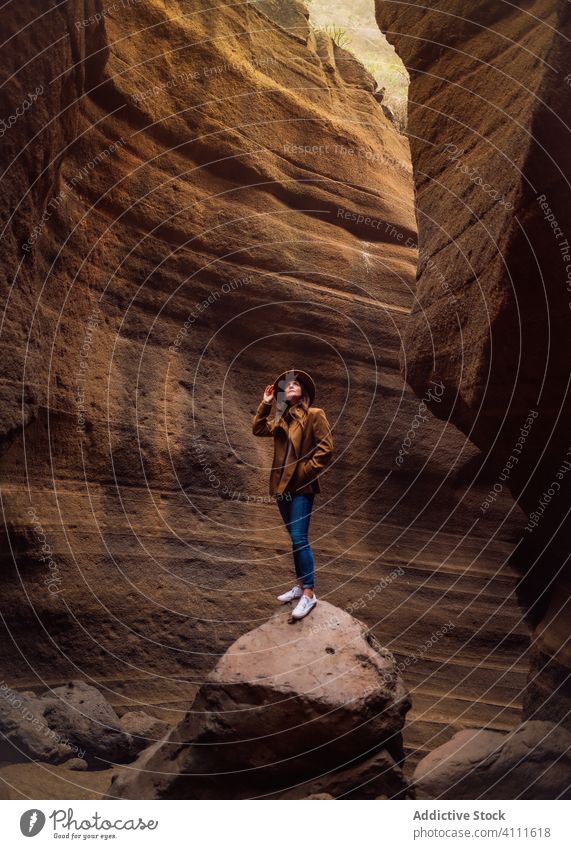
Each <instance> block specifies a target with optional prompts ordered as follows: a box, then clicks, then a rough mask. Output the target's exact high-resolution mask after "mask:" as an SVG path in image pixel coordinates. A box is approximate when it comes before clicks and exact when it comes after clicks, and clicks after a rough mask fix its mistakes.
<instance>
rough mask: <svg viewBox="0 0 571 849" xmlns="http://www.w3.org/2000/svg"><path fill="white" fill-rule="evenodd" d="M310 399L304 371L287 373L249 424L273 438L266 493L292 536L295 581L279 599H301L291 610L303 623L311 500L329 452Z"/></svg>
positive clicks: (310, 584)
mask: <svg viewBox="0 0 571 849" xmlns="http://www.w3.org/2000/svg"><path fill="white" fill-rule="evenodd" d="M276 395H277V398H276V410H275V412H274V414H273V415H272V414H271V407H272V402H273V401H274V398H275V396H276ZM314 398H315V383H314V382H313V379H312V377H311V376H310V375H309V374H308V373H307V372H305V371H299V370H297V369H289V370H288V371H285V372H283V373H282V374H281V375H280V376H279V377H278V378H277V380H275V381H274V383H270V384H268V386H266V389H265V392H264V397H263V400H262V401H261V402H260V404H259V406H258V409H257V410H256V413H255V415H254V419H253V424H252V432H253V433H254V435H255V436H271V437H273V439H274V460H273V463H272V470H271V473H270V495H271V496H272V497H275V499H276V503H277V505H278V509H279V511H280V514H281V517H282V519H283V521H284V524H285V526H286V529H287V531H288V533H289V535H290V538H291V543H292V553H293V561H294V566H295V574H296V577H297V584H296V585H295V586H294V587H293V588H292V589H291V590H289V591H288V592H286V593H283V595H279V596H278V599H279V601H281V602H284V603H286V602H290V601H294V600H295V599H299V602H298V604H297V605H296V607H295V608H294V610H293V611H292V616H293V618H294V619H302V618H303V617H304V616H306V615H307V614H308V613H309V612H310V611H311V610H312V609H313V608H314V607H315V605H316V604H317V597H316V595H315V592H314V586H315V569H314V559H313V552H312V550H311V546H310V544H309V539H308V532H309V520H310V518H311V511H312V509H313V502H314V499H315V496H316V494H317V493H318V492H320V491H321V490H320V487H319V481H318V476H319V474H320V473H321V472H322V471H323V470H324V469H325V468H326V466H327V465H328V464H329V463H330V461H331V458H332V454H333V437H332V435H331V428H330V427H329V422H328V421H327V417H326V415H325V413H324V412H323V410H322V409H321V408H320V407H313V406H311V405H312V404H313V401H314Z"/></svg>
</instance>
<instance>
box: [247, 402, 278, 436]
mask: <svg viewBox="0 0 571 849" xmlns="http://www.w3.org/2000/svg"><path fill="white" fill-rule="evenodd" d="M271 409H272V405H271V403H270V404H266V402H265V401H261V402H260V404H259V405H258V409H257V410H256V413H255V415H254V418H253V419H252V433H253V434H254V436H273V435H274V423H273V422H272V421H271V419H270V418H269V415H270V410H271Z"/></svg>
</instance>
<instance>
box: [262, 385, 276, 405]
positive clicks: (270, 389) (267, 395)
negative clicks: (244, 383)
mask: <svg viewBox="0 0 571 849" xmlns="http://www.w3.org/2000/svg"><path fill="white" fill-rule="evenodd" d="M273 400H274V384H273V383H268V385H267V386H266V389H265V391H264V402H265V403H266V404H271V403H272V401H273Z"/></svg>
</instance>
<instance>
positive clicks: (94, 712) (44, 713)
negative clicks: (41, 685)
mask: <svg viewBox="0 0 571 849" xmlns="http://www.w3.org/2000/svg"><path fill="white" fill-rule="evenodd" d="M142 745H143V744H142V742H141V740H140V739H138V738H136V739H134V738H132V737H131V735H130V734H129V733H127V732H126V731H125V730H124V729H123V727H122V726H121V723H120V720H119V717H118V716H117V714H116V713H115V711H114V709H113V707H112V706H111V705H110V704H109V702H108V701H107V699H106V698H105V696H104V695H103V694H102V693H100V692H99V690H97V689H96V688H95V687H92V686H91V685H90V684H86V683H85V682H83V681H71V682H69V684H67V685H66V686H63V687H55V688H54V689H53V690H48V691H47V692H46V693H44V694H43V695H41V696H35V695H34V694H33V693H18V692H16V691H14V690H12V689H11V688H9V687H6V686H3V687H2V689H1V690H0V760H5V761H8V762H14V761H27V760H34V761H36V760H37V761H45V762H48V763H56V764H57V763H62V762H63V761H67V760H68V759H69V758H76V759H77V757H79V758H81V759H83V760H85V762H86V763H87V765H89V766H90V767H92V768H100V769H102V768H104V767H107V766H108V765H109V763H125V762H127V761H129V760H133V759H134V758H135V756H136V755H137V754H138V752H139V751H140V750H141V748H142ZM147 745H148V743H147Z"/></svg>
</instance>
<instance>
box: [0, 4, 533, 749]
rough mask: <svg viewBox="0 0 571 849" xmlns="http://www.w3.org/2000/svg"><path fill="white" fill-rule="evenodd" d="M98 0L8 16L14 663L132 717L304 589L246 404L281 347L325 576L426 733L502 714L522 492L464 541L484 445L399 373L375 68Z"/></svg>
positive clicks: (245, 18) (395, 198)
mask: <svg viewBox="0 0 571 849" xmlns="http://www.w3.org/2000/svg"><path fill="white" fill-rule="evenodd" d="M266 5H268V4H266ZM269 5H270V6H271V5H272V4H269ZM111 6H112V4H108V5H106V6H105V7H104V6H103V5H102V3H101V2H97V3H96V2H91V3H88V2H85V3H81V2H68V3H66V4H60V5H59V6H57V8H54V9H50V11H49V13H48V14H45V15H43V16H42V17H41V18H38V4H37V3H36V2H22V3H19V4H18V7H17V9H14V10H12V18H11V19H10V18H9V16H8V18H7V25H8V26H9V27H10V28H11V30H10V32H13V33H14V44H15V45H16V47H17V50H16V51H14V53H11V54H4V53H2V57H4V55H6V56H8V55H9V56H10V57H11V58H10V60H9V61H10V63H11V64H9V65H7V66H6V70H7V71H8V73H7V75H6V76H7V77H10V75H11V74H13V76H11V77H10V79H9V81H8V83H7V84H6V86H5V87H4V88H3V89H1V91H4V92H5V97H6V99H5V100H2V101H1V108H2V112H1V113H0V114H1V115H4V116H10V115H11V114H12V113H13V111H14V110H13V105H14V104H18V103H19V104H21V103H22V102H23V100H24V98H25V97H27V93H28V91H30V92H32V93H34V92H35V90H36V88H37V86H39V85H43V86H44V91H43V92H40V93H38V94H37V95H36V99H35V100H34V101H33V102H32V103H31V105H30V108H28V109H27V110H26V111H25V112H24V113H23V114H22V115H21V116H20V117H18V119H17V121H16V123H14V124H13V125H12V126H11V127H10V128H9V129H8V130H7V131H6V132H5V135H4V137H3V145H4V147H3V156H5V157H6V161H5V166H4V167H5V168H7V169H8V170H7V171H6V173H5V174H4V177H3V188H4V198H5V203H4V204H3V205H2V209H1V211H0V214H1V215H2V233H3V236H2V241H1V251H2V263H1V266H0V267H1V269H2V274H3V275H4V278H3V286H4V291H5V292H6V297H7V306H6V311H5V314H4V323H3V325H2V337H1V342H2V346H3V347H2V353H3V362H4V366H5V375H4V380H3V382H2V391H3V393H4V395H3V401H4V403H3V404H2V405H1V416H2V418H1V420H0V425H1V431H0V439H1V445H0V448H1V450H0V472H1V475H2V508H3V517H4V526H5V530H4V533H3V536H2V556H3V559H2V578H1V580H2V592H1V594H0V599H1V601H0V605H1V611H2V615H3V617H4V628H5V631H4V633H3V638H2V657H1V663H2V670H3V675H4V677H5V679H6V680H7V681H8V683H9V684H10V686H26V687H30V688H32V689H36V690H37V691H44V690H45V689H46V686H52V685H55V684H60V683H62V682H65V681H66V680H67V679H68V678H78V677H84V678H86V679H87V680H88V681H92V682H95V683H97V686H98V688H99V689H101V690H102V691H103V692H104V693H105V694H106V695H107V697H108V698H109V699H110V700H111V701H113V703H114V705H115V706H116V708H117V712H118V713H119V714H121V713H122V712H124V711H130V710H132V709H133V708H134V707H139V706H141V705H145V706H146V708H148V710H149V711H150V712H151V713H152V712H153V711H155V713H161V712H162V714H164V715H167V716H168V717H169V718H170V719H171V720H172V719H173V718H179V717H180V712H181V711H183V712H186V709H187V706H188V700H189V697H191V696H192V695H193V693H194V691H195V689H196V687H197V686H198V685H199V684H200V683H201V681H202V679H203V677H204V674H205V672H206V671H208V670H210V669H211V668H212V667H213V666H214V664H215V662H216V659H217V657H218V655H219V654H220V653H221V652H223V651H224V650H225V649H226V648H227V647H228V645H229V644H230V643H231V642H232V641H233V640H234V639H236V638H237V637H238V636H239V635H240V634H242V633H244V632H245V631H246V630H248V629H250V628H251V627H253V624H256V623H257V622H261V621H265V620H266V619H267V616H268V613H269V612H270V611H271V610H272V606H273V605H274V604H275V596H276V595H277V593H278V592H281V591H282V590H283V589H284V588H285V586H287V584H288V583H289V581H290V579H291V574H292V567H291V553H290V548H289V541H288V539H287V537H286V535H285V531H284V529H283V527H282V524H281V520H280V518H279V516H278V513H277V510H276V508H275V505H273V504H272V503H268V501H267V500H266V495H267V479H268V474H269V464H270V462H271V446H270V445H269V444H268V441H267V440H260V439H256V438H255V437H253V436H252V433H251V416H252V413H253V411H254V409H255V407H256V405H257V403H258V400H259V398H260V396H261V392H262V391H263V388H264V386H265V385H266V384H267V383H268V382H269V381H270V380H271V379H273V378H274V377H275V376H276V375H277V374H278V373H279V372H280V371H281V370H282V369H283V368H284V367H286V366H289V365H290V364H291V363H294V364H296V365H297V366H298V367H305V368H307V369H308V370H309V371H311V372H312V374H313V375H314V376H315V378H316V382H317V386H318V395H317V399H316V403H317V404H319V405H321V406H323V407H324V408H325V409H326V411H327V413H328V417H329V418H330V421H331V422H332V424H333V427H334V435H335V441H336V446H337V456H336V458H335V464H334V465H333V466H332V467H331V471H330V473H328V476H327V477H326V478H325V479H324V480H323V487H322V492H323V496H322V497H321V500H320V502H319V504H318V508H317V509H316V510H315V513H314V517H313V518H312V531H313V537H312V539H313V544H314V550H315V552H316V556H317V558H318V580H319V587H320V590H319V592H320V593H321V596H322V598H331V599H332V600H333V601H335V603H337V604H339V605H343V606H348V605H352V606H354V609H355V612H356V613H357V615H358V616H359V617H360V618H362V619H363V620H365V621H366V622H367V624H368V625H370V626H371V627H372V628H374V629H375V633H376V634H377V636H378V637H379V638H380V639H381V641H382V643H383V645H388V646H389V648H390V649H391V650H394V651H395V655H396V656H397V657H399V659H403V663H404V668H405V672H404V673H403V674H404V675H405V678H407V679H408V680H410V681H411V686H412V690H413V693H412V697H413V703H414V704H415V708H414V710H415V711H417V713H416V715H415V719H414V725H411V727H410V729H409V739H410V740H411V744H410V745H411V748H412V749H413V750H415V751H416V750H417V749H423V750H425V751H426V750H427V749H429V748H431V747H432V746H433V745H434V739H435V738H439V739H440V735H441V734H444V736H446V735H447V734H449V733H450V731H449V728H448V726H449V725H457V724H458V723H460V724H461V723H463V722H465V721H467V719H471V720H472V721H474V722H476V724H478V723H480V724H483V723H487V724H490V725H492V726H494V727H495V726H496V725H497V726H499V727H510V725H511V724H513V723H514V717H515V716H516V715H517V710H518V693H519V684H520V681H521V675H522V668H523V666H522V653H523V652H524V650H525V645H526V642H525V635H524V631H523V629H522V626H521V623H520V621H519V613H518V610H517V607H516V606H515V603H514V598H513V593H512V589H513V587H512V584H513V580H512V577H511V576H510V574H509V571H508V570H507V569H505V568H503V565H504V561H505V559H506V556H507V551H508V547H507V543H506V535H507V529H508V526H510V522H507V523H504V524H503V525H502V524H501V523H503V522H504V519H505V514H506V512H508V511H509V509H510V508H511V506H512V503H511V501H510V500H509V499H506V497H505V495H503V496H502V497H500V498H499V499H498V500H497V502H494V503H493V504H492V505H491V506H490V508H489V510H488V511H487V514H486V521H485V523H484V525H483V526H482V528H481V529H476V531H475V532H472V534H471V536H468V535H467V530H468V529H470V528H472V527H473V524H474V518H475V516H477V515H478V514H479V513H480V504H481V502H482V501H483V499H484V498H485V495H486V493H487V491H488V489H489V487H490V485H491V484H492V483H493V479H491V480H490V481H484V482H483V483H482V485H481V486H480V487H479V488H476V489H473V488H471V487H470V483H471V480H472V477H473V474H472V471H471V469H472V467H471V465H470V463H472V462H473V461H474V457H475V455H476V453H477V452H476V451H475V449H474V448H473V446H472V445H471V443H470V441H469V440H468V439H466V438H465V436H464V435H463V434H462V433H461V432H460V431H458V430H457V429H456V428H455V427H454V426H449V425H443V424H442V423H441V422H439V421H438V420H437V419H436V418H435V417H434V416H429V415H428V414H427V413H426V410H425V409H423V407H421V406H420V402H419V400H418V399H417V398H415V397H414V395H413V393H412V392H411V391H410V390H409V389H408V388H407V387H406V386H405V385H404V383H403V380H402V377H401V375H400V373H399V363H398V358H399V350H400V348H401V338H402V336H403V334H404V332H405V330H406V327H407V321H408V313H409V309H410V306H411V304H412V303H413V299H414V273H415V268H416V258H417V256H416V249H415V248H414V243H415V240H416V233H415V228H416V223H415V219H414V208H413V193H412V178H411V173H412V172H411V166H410V160H409V149H408V143H407V141H406V139H404V138H403V137H402V136H401V135H399V134H398V133H397V132H396V131H395V130H394V127H393V126H392V124H391V123H390V122H389V121H388V120H387V119H386V118H385V116H384V115H383V112H382V110H381V108H380V106H379V104H378V103H377V102H376V101H375V99H374V97H373V95H372V93H371V91H370V86H369V85H368V82H367V78H366V76H364V77H363V79H364V81H365V85H364V86H363V87H360V85H359V84H358V82H359V77H358V75H356V72H355V67H354V66H351V75H350V78H349V75H347V74H346V76H348V79H349V81H347V80H346V79H345V78H344V77H343V73H342V71H344V70H346V69H347V65H345V66H343V63H341V64H342V67H339V66H338V65H337V62H336V51H335V50H334V49H331V50H330V51H329V53H328V55H329V56H330V57H332V58H333V61H329V60H327V61H326V60H324V59H323V58H322V53H323V51H322V49H321V48H322V47H323V44H321V43H320V44H318V43H317V41H316V40H315V39H314V38H313V36H312V34H311V33H310V32H309V31H308V33H307V34H306V36H303V35H300V34H299V32H298V31H297V30H296V31H288V29H287V27H285V26H282V25H279V24H277V23H275V22H274V21H272V20H271V18H269V17H268V15H267V14H264V13H263V12H262V11H260V10H259V9H257V8H255V7H254V6H253V5H252V4H240V5H237V6H220V8H218V9H213V8H212V3H208V4H206V3H205V4H202V5H200V4H193V6H192V9H191V10H190V11H189V8H188V4H186V3H182V2H180V3H170V4H169V5H168V11H167V10H166V7H165V6H164V4H160V3H158V2H156V3H155V2H145V3H133V4H126V5H124V6H123V7H122V8H121V9H120V10H116V9H115V10H114V9H113V8H111ZM42 10H43V7H42ZM302 17H303V16H302ZM296 20H297V19H296ZM294 23H295V21H294ZM47 43H49V44H51V45H52V47H50V49H49V50H44V51H42V48H43V47H44V46H45V45H46V44H47ZM16 54H17V55H16ZM323 55H325V54H323ZM337 58H338V56H337ZM6 61H8V59H6ZM8 296H9V297H8ZM435 389H436V390H438V394H439V395H440V394H441V393H440V390H439V384H437V385H436V387H435ZM441 403H443V404H444V403H446V400H444V399H443V400H442V402H441ZM407 434H410V435H408V436H407ZM403 451H404V452H405V453H402V452H403ZM399 457H400V458H401V459H402V462H400V463H399V462H397V458H399ZM512 525H513V523H512ZM398 570H400V571H398ZM500 570H501V571H500ZM498 599H501V600H502V601H501V603H500V604H498ZM451 618H452V619H453V621H454V626H455V627H454V629H453V630H449V631H448V632H446V636H442V637H439V638H437V641H436V645H433V644H432V642H431V640H432V638H433V635H434V634H436V633H437V632H438V633H440V631H441V629H442V627H443V626H444V625H445V624H446V623H447V622H448V621H450V619H451ZM425 645H427V646H430V648H426V649H425V648H423V647H424V646H425ZM498 670H501V671H502V673H503V672H505V673H506V675H505V676H504V675H503V674H501V675H498ZM427 680H428V683H425V681H427ZM466 693H467V694H468V699H467V698H466ZM435 705H436V707H435ZM443 705H445V706H443ZM169 710H170V713H169ZM412 715H413V712H411V716H412Z"/></svg>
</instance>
